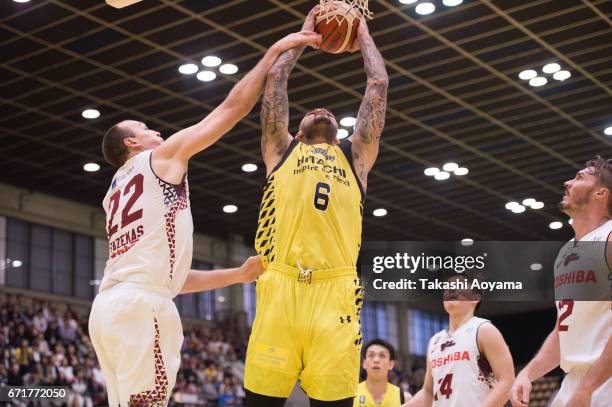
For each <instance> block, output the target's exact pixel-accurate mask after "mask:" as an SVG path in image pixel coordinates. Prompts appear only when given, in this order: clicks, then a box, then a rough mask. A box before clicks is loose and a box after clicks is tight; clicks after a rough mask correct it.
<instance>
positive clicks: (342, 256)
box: [245, 8, 388, 407]
mask: <svg viewBox="0 0 612 407" xmlns="http://www.w3.org/2000/svg"><path fill="white" fill-rule="evenodd" d="M315 13H316V8H315V9H314V10H313V11H311V13H310V14H309V15H308V17H307V18H306V21H305V23H304V27H303V28H304V29H305V30H308V29H312V27H313V26H314V18H315ZM355 43H356V44H355V48H354V49H355V50H357V49H359V48H360V49H361V53H362V54H363V59H364V61H365V70H366V73H367V88H366V91H365V97H364V99H363V101H362V103H361V107H360V109H359V113H358V115H357V123H356V126H355V132H354V133H353V135H352V136H351V137H350V138H348V139H346V140H343V141H342V142H339V141H338V139H337V137H336V133H337V131H338V125H337V123H336V119H335V118H334V116H333V115H332V113H331V112H329V111H328V110H326V109H315V110H312V111H310V112H308V113H307V114H306V115H305V116H304V118H303V120H302V122H301V123H300V128H299V131H298V132H297V134H296V136H295V138H294V137H291V135H290V134H289V130H288V125H289V102H288V97H287V79H288V77H289V73H290V72H291V70H292V69H293V67H294V65H295V63H296V61H297V59H298V57H299V56H300V55H301V53H302V51H303V49H304V48H303V47H299V48H294V49H292V50H289V51H286V52H285V53H283V54H281V55H280V56H279V59H278V60H277V61H276V62H275V63H274V65H273V66H272V68H271V69H270V71H269V73H268V78H267V82H266V85H265V87H264V94H263V99H262V109H261V121H262V133H263V134H262V141H261V146H262V153H263V159H264V162H265V164H266V169H267V180H266V185H265V187H264V192H263V199H262V203H261V209H260V216H259V225H258V230H257V234H256V238H255V248H256V250H257V252H258V253H259V254H260V256H261V257H262V258H263V259H264V264H265V266H266V268H267V272H266V273H264V274H263V275H262V276H261V278H259V280H258V281H257V312H256V316H255V321H254V324H253V331H252V333H251V337H250V339H249V347H248V350H247V360H246V371H245V388H246V389H247V396H246V405H247V406H249V407H253V406H265V407H274V406H282V405H284V402H285V399H286V398H287V397H288V396H289V394H290V393H291V390H292V389H293V387H294V385H295V383H296V381H297V380H298V379H300V382H301V387H302V389H303V390H304V391H305V392H306V394H307V395H308V397H309V398H310V405H311V406H346V407H350V406H352V404H353V398H354V397H355V394H356V390H357V384H358V380H359V356H360V348H361V335H360V325H359V310H360V308H361V302H362V294H361V293H362V289H361V287H360V285H359V280H358V278H357V272H356V262H357V256H358V253H359V248H360V244H361V222H362V211H363V209H362V208H363V207H362V204H363V198H364V192H365V189H366V185H367V175H368V172H369V171H370V169H371V168H372V166H373V165H374V161H375V159H376V156H377V154H378V143H379V139H380V135H381V132H382V129H383V125H384V120H385V110H386V104H387V101H386V99H387V84H388V77H387V73H386V71H385V65H384V61H383V58H382V56H381V55H380V52H379V51H378V49H377V48H376V46H375V44H374V41H373V40H372V37H370V34H369V32H368V28H367V25H366V24H365V21H361V23H360V25H359V32H358V37H357V39H356V40H355Z"/></svg>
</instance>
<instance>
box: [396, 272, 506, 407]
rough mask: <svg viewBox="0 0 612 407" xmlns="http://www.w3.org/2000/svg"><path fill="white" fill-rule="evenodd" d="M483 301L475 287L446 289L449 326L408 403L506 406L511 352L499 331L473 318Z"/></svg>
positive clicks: (435, 342) (434, 342) (432, 344)
mask: <svg viewBox="0 0 612 407" xmlns="http://www.w3.org/2000/svg"><path fill="white" fill-rule="evenodd" d="M452 280H458V281H464V280H466V279H465V277H463V276H456V277H452V278H451V279H449V281H450V282H452ZM467 280H468V281H469V278H468V279H467ZM480 300H481V297H480V295H479V294H476V293H475V292H474V291H473V290H471V289H449V290H445V291H444V297H443V303H444V309H445V310H446V312H447V313H448V317H449V321H448V322H449V323H448V325H449V326H448V328H447V329H445V330H443V331H440V332H438V333H437V334H435V335H434V336H433V337H432V338H431V340H430V341H429V346H428V347H427V370H426V372H425V382H424V383H423V387H422V388H421V390H419V392H418V393H417V394H416V395H415V396H414V397H413V398H412V400H410V401H409V402H408V403H406V407H430V406H433V407H502V406H504V405H505V403H506V401H507V400H508V391H509V390H510V386H512V382H513V380H514V365H513V363H512V355H511V354H510V350H509V349H508V345H506V341H505V340H504V337H503V336H502V334H501V333H500V332H499V330H498V329H497V328H496V327H495V326H493V324H491V322H490V321H488V320H486V319H482V318H478V317H475V316H474V312H475V310H476V307H477V306H478V304H479V303H480Z"/></svg>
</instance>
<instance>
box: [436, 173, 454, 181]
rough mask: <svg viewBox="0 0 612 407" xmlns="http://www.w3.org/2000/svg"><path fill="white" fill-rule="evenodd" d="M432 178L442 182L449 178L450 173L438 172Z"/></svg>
mask: <svg viewBox="0 0 612 407" xmlns="http://www.w3.org/2000/svg"><path fill="white" fill-rule="evenodd" d="M434 178H435V179H437V180H438V181H444V180H445V179H449V178H450V173H448V172H446V171H440V172H439V173H437V174H436V175H434Z"/></svg>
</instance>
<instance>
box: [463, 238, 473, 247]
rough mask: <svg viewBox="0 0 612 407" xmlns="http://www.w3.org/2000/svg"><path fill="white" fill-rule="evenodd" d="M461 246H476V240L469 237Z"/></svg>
mask: <svg viewBox="0 0 612 407" xmlns="http://www.w3.org/2000/svg"><path fill="white" fill-rule="evenodd" d="M461 244H462V245H463V246H471V245H473V244H474V239H470V238H469V237H466V238H465V239H462V240H461Z"/></svg>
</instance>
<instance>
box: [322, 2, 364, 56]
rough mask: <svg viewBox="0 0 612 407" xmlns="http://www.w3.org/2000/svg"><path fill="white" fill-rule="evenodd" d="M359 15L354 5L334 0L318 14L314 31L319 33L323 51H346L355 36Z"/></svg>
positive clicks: (337, 52) (336, 52)
mask: <svg viewBox="0 0 612 407" xmlns="http://www.w3.org/2000/svg"><path fill="white" fill-rule="evenodd" d="M358 27H359V17H358V14H357V12H356V10H355V8H354V7H352V6H350V5H348V4H346V3H344V2H342V1H336V2H334V3H333V5H332V6H331V7H330V8H329V9H328V10H325V11H324V12H323V13H322V14H320V15H318V16H317V18H316V20H315V31H316V32H318V33H319V34H321V36H322V37H323V42H322V43H321V49H322V50H323V51H327V52H331V53H334V54H339V53H341V52H344V51H346V50H347V49H348V48H350V46H351V45H352V44H353V41H354V40H355V38H356V37H357V28H358Z"/></svg>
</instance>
